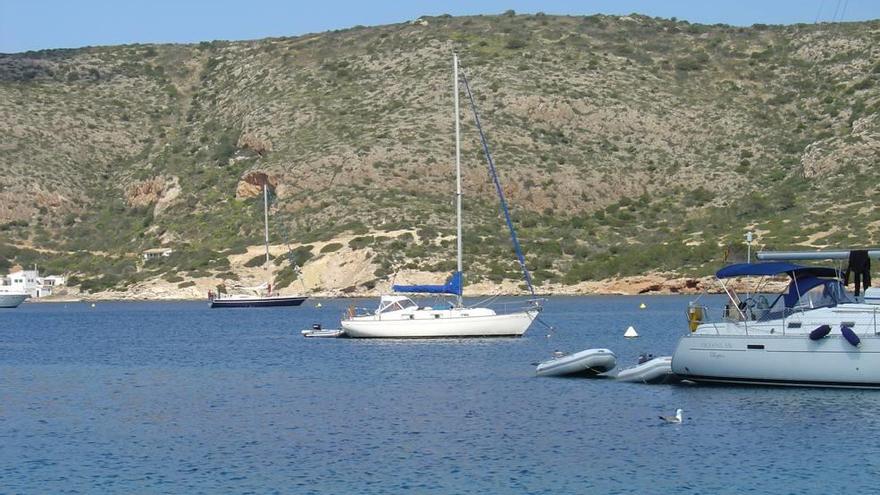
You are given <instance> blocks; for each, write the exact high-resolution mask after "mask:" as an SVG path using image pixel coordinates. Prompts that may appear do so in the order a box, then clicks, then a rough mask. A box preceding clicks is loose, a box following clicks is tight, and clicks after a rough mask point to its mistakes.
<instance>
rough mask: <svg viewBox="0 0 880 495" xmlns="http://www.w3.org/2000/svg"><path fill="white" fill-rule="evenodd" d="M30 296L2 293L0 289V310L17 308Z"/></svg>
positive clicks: (10, 292) (20, 293)
mask: <svg viewBox="0 0 880 495" xmlns="http://www.w3.org/2000/svg"><path fill="white" fill-rule="evenodd" d="M28 297H30V294H27V293H25V292H13V291H8V292H7V291H3V290H2V289H0V308H17V307H18V306H19V305H20V304H21V303H23V302H24V300H25V299H27V298H28Z"/></svg>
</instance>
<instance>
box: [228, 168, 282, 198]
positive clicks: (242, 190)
mask: <svg viewBox="0 0 880 495" xmlns="http://www.w3.org/2000/svg"><path fill="white" fill-rule="evenodd" d="M263 184H266V185H268V186H269V189H270V190H275V187H276V186H277V179H275V178H274V177H271V176H269V174H266V173H265V172H250V173H248V174H246V175H245V176H244V177H242V178H241V179H240V180H239V181H238V186H237V187H236V188H235V197H236V198H237V199H246V198H253V197H255V196H259V195H260V194H262V193H263Z"/></svg>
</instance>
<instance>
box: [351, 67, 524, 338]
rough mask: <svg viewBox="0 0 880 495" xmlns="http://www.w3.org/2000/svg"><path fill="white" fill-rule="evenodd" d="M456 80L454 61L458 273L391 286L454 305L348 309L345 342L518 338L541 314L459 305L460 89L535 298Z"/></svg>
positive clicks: (384, 300) (400, 303)
mask: <svg viewBox="0 0 880 495" xmlns="http://www.w3.org/2000/svg"><path fill="white" fill-rule="evenodd" d="M461 75H462V77H461V79H459V65H458V56H456V55H453V88H454V91H453V94H454V105H455V107H454V108H455V180H456V181H455V183H456V194H455V196H456V219H457V222H456V225H457V235H456V239H457V242H456V245H457V254H458V256H457V260H458V263H457V270H456V271H455V272H454V273H453V274H452V275H451V276H450V277H449V279H448V280H447V281H446V283H445V284H442V285H394V286H393V287H392V289H393V290H394V291H395V292H407V293H420V294H448V295H452V296H456V302H455V303H451V302H450V303H448V304H447V303H444V307H440V308H435V307H433V306H420V305H418V304H416V303H415V302H414V301H413V300H412V299H410V298H409V297H406V296H402V295H397V294H391V295H383V296H381V298H380V300H379V307H378V308H377V309H376V310H375V311H373V312H362V313H360V314H358V313H356V312H355V310H354V308H351V309H350V310H349V312H348V314H347V315H346V316H345V318H344V319H343V320H342V321H341V323H340V325H341V326H342V328H343V329H344V330H345V334H346V335H347V336H349V337H358V338H428V337H519V336H521V335H522V334H523V333H525V331H526V330H527V329H528V328H529V326H530V325H531V324H532V322H533V321H534V320H535V319H536V318H537V317H538V313H539V312H540V311H541V301H540V299H531V300H529V301H528V302H527V303H526V305H525V307H524V308H517V309H516V310H515V311H513V312H511V313H508V314H498V313H496V312H495V310H494V309H491V308H485V307H467V306H465V305H464V304H463V302H462V285H463V270H462V233H461V231H462V216H461V200H462V193H461V146H460V131H459V107H458V88H459V85H460V84H464V87H465V89H466V90H467V95H468V98H469V100H470V103H471V110H472V111H473V114H474V121H475V123H476V127H477V130H478V131H479V132H480V140H481V143H482V145H483V155H484V156H485V158H486V162H487V164H488V166H489V175H490V176H491V177H492V180H493V182H494V184H495V190H496V193H497V194H498V198H499V201H500V203H501V210H502V211H503V212H504V217H505V220H506V222H507V226H508V228H509V230H510V236H511V241H512V242H513V246H514V250H515V251H516V255H517V260H518V261H519V265H520V268H521V269H522V272H523V277H524V279H525V282H526V285H527V286H528V288H529V292H530V293H531V295H532V296H533V297H534V295H535V291H534V288H533V287H532V281H531V276H530V275H529V271H528V269H527V268H526V264H525V257H524V256H523V254H522V250H521V249H520V246H519V241H517V238H516V231H515V230H514V228H513V223H512V222H511V220H510V213H509V211H508V209H507V202H506V200H505V199H504V192H503V190H502V188H501V184H500V182H499V180H498V174H497V173H496V171H495V163H494V161H493V160H492V154H491V153H490V152H489V145H488V142H487V140H486V136H485V134H484V133H483V130H482V127H481V126H480V119H479V116H478V114H477V108H476V104H475V102H474V98H473V95H472V94H471V91H470V87H469V86H468V82H467V77H465V75H464V73H462V74H461Z"/></svg>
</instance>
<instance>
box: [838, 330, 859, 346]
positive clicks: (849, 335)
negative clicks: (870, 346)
mask: <svg viewBox="0 0 880 495" xmlns="http://www.w3.org/2000/svg"><path fill="white" fill-rule="evenodd" d="M840 333H842V334H843V338H845V339H846V341H847V342H849V343H850V344H852V345H853V347H858V346H859V345H860V344H861V343H862V339H860V338H859V336H858V335H856V333H855V332H853V329H852V328H850V327H848V326H846V325H841V326H840Z"/></svg>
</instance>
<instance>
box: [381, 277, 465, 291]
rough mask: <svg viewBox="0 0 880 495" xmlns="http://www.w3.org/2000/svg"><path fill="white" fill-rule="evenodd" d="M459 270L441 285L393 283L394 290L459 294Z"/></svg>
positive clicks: (460, 284)
mask: <svg viewBox="0 0 880 495" xmlns="http://www.w3.org/2000/svg"><path fill="white" fill-rule="evenodd" d="M461 279H462V277H461V272H453V273H452V275H450V276H449V278H448V279H446V283H445V284H443V285H394V286H393V287H391V289H392V290H393V291H394V292H419V293H422V294H455V295H456V296H460V295H461V286H462V283H461Z"/></svg>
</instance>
